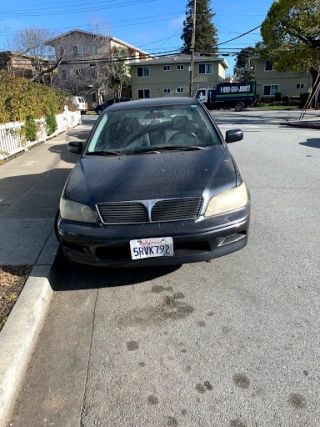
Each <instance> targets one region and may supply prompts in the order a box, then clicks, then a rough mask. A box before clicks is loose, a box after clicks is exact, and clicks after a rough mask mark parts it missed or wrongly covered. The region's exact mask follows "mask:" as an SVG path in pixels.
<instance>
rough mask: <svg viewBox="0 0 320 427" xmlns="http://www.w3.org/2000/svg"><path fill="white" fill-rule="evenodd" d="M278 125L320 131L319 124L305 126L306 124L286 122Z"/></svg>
mask: <svg viewBox="0 0 320 427" xmlns="http://www.w3.org/2000/svg"><path fill="white" fill-rule="evenodd" d="M280 125H283V126H291V127H295V128H303V129H320V123H319V124H312V123H310V124H307V123H297V122H293V123H288V122H282V123H280Z"/></svg>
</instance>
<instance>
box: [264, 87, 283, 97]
mask: <svg viewBox="0 0 320 427" xmlns="http://www.w3.org/2000/svg"><path fill="white" fill-rule="evenodd" d="M277 92H279V85H265V86H263V95H265V96H274V95H275V94H276V93H277Z"/></svg>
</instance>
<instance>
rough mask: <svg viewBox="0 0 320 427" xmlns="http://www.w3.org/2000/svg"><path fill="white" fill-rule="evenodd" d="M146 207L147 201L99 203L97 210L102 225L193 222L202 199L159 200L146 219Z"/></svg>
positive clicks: (198, 213) (197, 215)
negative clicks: (190, 220) (191, 220)
mask: <svg viewBox="0 0 320 427" xmlns="http://www.w3.org/2000/svg"><path fill="white" fill-rule="evenodd" d="M147 206H148V201H144V202H125V203H99V204H98V205H97V209H98V212H99V214H100V217H101V219H102V222H103V223H104V224H137V223H146V222H166V221H183V220H188V219H193V220H194V219H197V218H198V217H199V215H200V211H201V206H202V198H201V197H190V198H188V199H165V200H159V201H157V202H156V203H155V204H154V205H153V207H152V210H151V218H149V217H148V209H147Z"/></svg>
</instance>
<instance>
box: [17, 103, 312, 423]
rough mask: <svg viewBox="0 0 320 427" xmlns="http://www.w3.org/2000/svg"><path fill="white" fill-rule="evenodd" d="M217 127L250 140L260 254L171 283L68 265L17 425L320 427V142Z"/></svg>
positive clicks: (250, 124) (201, 268) (227, 124)
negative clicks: (242, 132) (232, 131)
mask: <svg viewBox="0 0 320 427" xmlns="http://www.w3.org/2000/svg"><path fill="white" fill-rule="evenodd" d="M213 114H214V117H215V118H216V120H217V122H218V123H219V124H220V125H221V129H222V131H223V132H225V130H226V129H227V128H234V127H242V128H243V130H244V132H245V138H244V140H243V141H240V142H237V143H234V144H231V145H230V150H231V152H232V153H233V154H234V156H235V158H236V160H237V163H238V165H239V167H240V169H241V171H242V173H243V175H244V177H245V178H246V181H247V183H248V186H249V187H250V190H251V196H252V202H253V219H252V223H251V230H250V231H251V234H250V241H249V244H248V246H247V248H245V249H244V250H242V251H239V252H237V253H235V254H232V255H229V256H226V257H223V258H219V259H216V260H214V261H212V262H211V263H199V264H189V265H184V266H182V267H177V268H171V269H164V268H162V269H157V268H153V269H144V270H138V269H137V270H124V271H116V270H115V271H108V270H94V269H89V268H85V267H82V266H72V267H70V266H69V267H68V266H66V265H65V264H64V263H63V262H62V261H61V260H58V271H59V273H60V274H61V277H62V282H61V284H60V286H59V288H58V289H57V290H56V292H55V295H54V298H53V301H52V304H51V307H50V310H49V313H48V316H47V319H46V322H45V324H44V327H43V330H42V333H41V335H40V338H39V341H38V345H37V347H36V350H35V353H34V355H33V357H32V360H31V363H30V366H29V369H28V372H27V374H26V378H25V382H24V385H23V386H22V389H21V391H20V394H19V396H18V399H17V403H16V406H15V409H14V413H13V416H12V419H11V423H10V425H12V426H19V427H20V426H21V427H22V426H23V427H29V426H30V427H31V426H32V427H37V426H59V427H62V426H63V427H67V426H70V427H73V426H80V425H81V426H82V427H93V426H105V427H162V426H163V427H164V426H179V427H182V426H183V427H193V426H195V427H316V426H318V425H319V424H320V421H319V420H320V399H319V396H320V395H319V380H320V373H319V354H320V345H319V336H320V327H319V326H320V320H319V310H320V304H319V301H320V299H319V296H320V295H319V294H320V291H319V283H320V280H319V279H320V261H319V246H320V245H319V243H320V228H319V212H320V198H319V178H320V176H319V170H320V168H319V166H320V132H319V131H318V130H307V129H302V130H301V129H294V128H286V127H280V126H279V122H280V121H283V119H284V118H288V117H289V118H290V117H292V114H293V113H290V112H285V113H279V112H264V113H260V112H259V113H257V112H256V111H252V112H243V113H234V112H215V113H213ZM295 114H296V113H295ZM94 118H95V117H94V116H92V117H90V118H86V119H85V120H88V121H90V120H94Z"/></svg>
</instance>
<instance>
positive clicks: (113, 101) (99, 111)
mask: <svg viewBox="0 0 320 427" xmlns="http://www.w3.org/2000/svg"><path fill="white" fill-rule="evenodd" d="M128 101H133V98H125V97H124V98H113V99H109V101H107V102H105V103H104V104H99V105H97V106H96V108H95V109H94V111H95V112H96V113H97V114H102V113H103V110H105V109H106V108H108V107H110V105H113V104H118V103H119V102H128Z"/></svg>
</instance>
